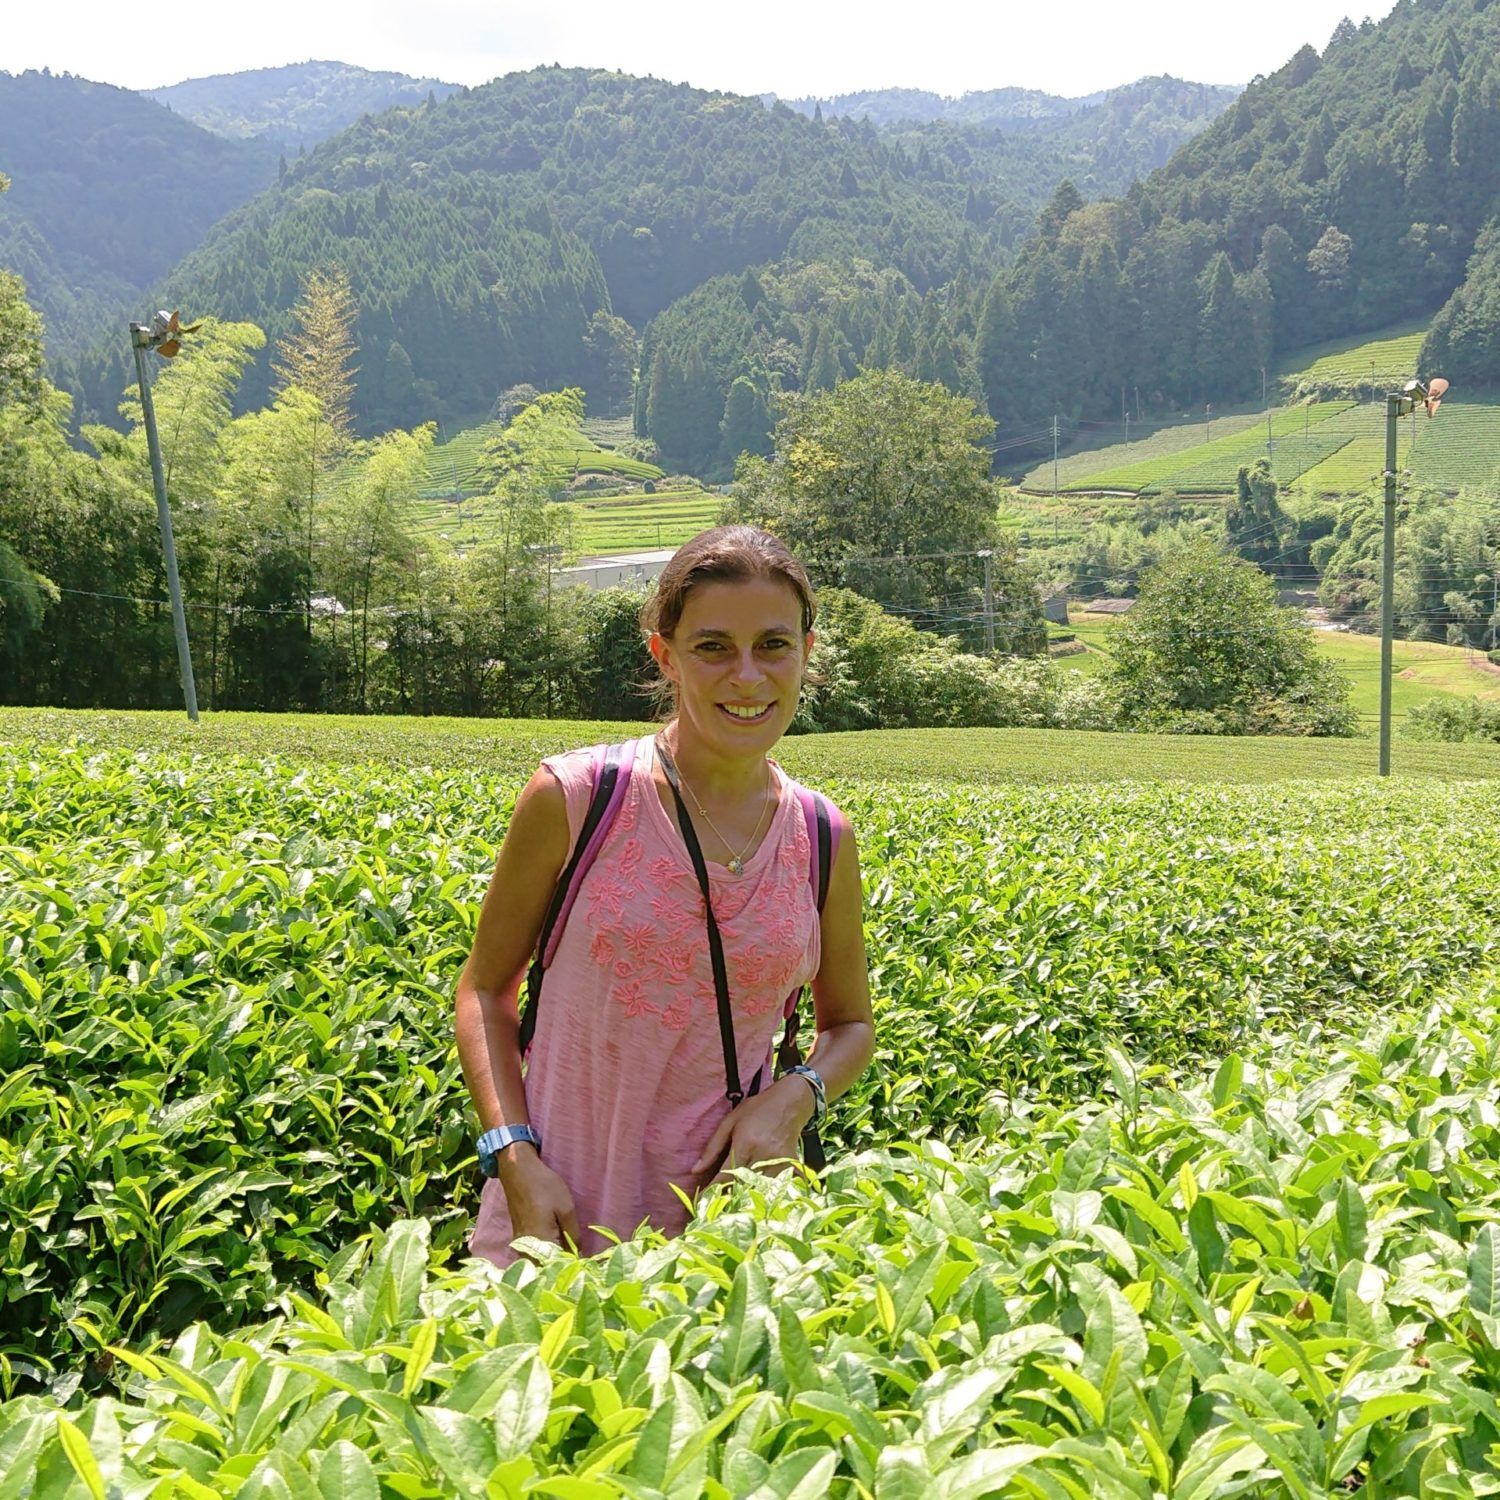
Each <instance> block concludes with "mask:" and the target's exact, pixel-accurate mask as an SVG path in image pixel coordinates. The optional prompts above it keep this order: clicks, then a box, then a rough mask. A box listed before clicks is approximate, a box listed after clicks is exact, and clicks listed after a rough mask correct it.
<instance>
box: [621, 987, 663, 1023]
mask: <svg viewBox="0 0 1500 1500" xmlns="http://www.w3.org/2000/svg"><path fill="white" fill-rule="evenodd" d="M609 998H610V999H611V1000H614V1001H616V1002H617V1003H618V1004H620V1005H623V1006H624V1007H625V1014H626V1015H627V1016H629V1017H631V1018H632V1019H634V1018H636V1017H638V1016H654V1015H656V1014H657V1012H658V1011H659V1010H660V1009H661V1007H660V1006H659V1005H655V1004H653V1003H652V1002H651V1000H650V999H649V998H648V996H647V991H646V986H645V985H644V984H642V983H641V981H640V980H639V979H627V980H625V981H624V982H623V983H620V984H617V985H615V986H614V987H613V988H612V989H611V990H610V992H609Z"/></svg>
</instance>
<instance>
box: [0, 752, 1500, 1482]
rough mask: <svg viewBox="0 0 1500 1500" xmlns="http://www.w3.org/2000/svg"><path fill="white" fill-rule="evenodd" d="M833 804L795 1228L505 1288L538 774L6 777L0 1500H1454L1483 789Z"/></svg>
mask: <svg viewBox="0 0 1500 1500" xmlns="http://www.w3.org/2000/svg"><path fill="white" fill-rule="evenodd" d="M849 765H850V763H848V762H846V765H845V768H844V770H845V774H844V775H843V776H841V777H831V778H826V779H824V780H823V781H822V782H821V784H822V785H824V786H825V787H826V788H827V789H828V790H829V791H830V792H831V793H832V794H833V795H834V796H835V797H836V798H837V800H839V802H840V803H841V804H842V805H843V806H844V808H845V809H846V810H847V811H848V812H849V813H850V815H851V817H852V818H853V821H854V824H855V826H856V828H857V829H858V831H859V835H860V839H861V847H862V853H863V859H864V866H865V878H866V891H867V900H868V936H869V944H870V956H871V972H872V977H873V981H874V990H875V994H876V996H877V1020H878V1026H879V1052H878V1057H877V1061H876V1064H875V1066H874V1067H873V1068H872V1069H871V1071H870V1073H869V1074H868V1075H867V1077H866V1079H865V1080H863V1081H862V1082H861V1084H860V1085H859V1086H858V1087H857V1088H856V1089H855V1091H854V1092H853V1094H852V1095H850V1096H849V1097H848V1098H846V1099H845V1100H843V1101H840V1103H839V1104H838V1106H837V1107H836V1109H835V1112H834V1116H833V1131H832V1135H833V1145H834V1147H835V1149H834V1152H833V1155H834V1166H833V1168H832V1169H831V1171H830V1172H829V1174H828V1176H827V1180H826V1182H825V1183H824V1184H822V1185H821V1186H809V1185H806V1184H801V1183H795V1182H791V1181H782V1182H778V1183H775V1184H768V1183H767V1182H766V1181H765V1180H763V1179H757V1178H753V1177H746V1178H745V1180H743V1181H742V1182H741V1183H740V1184H739V1185H737V1186H736V1187H735V1188H734V1189H733V1190H732V1191H731V1192H729V1193H728V1194H726V1195H722V1196H719V1197H716V1198H714V1199H713V1200H712V1201H711V1202H710V1203H709V1204H708V1205H707V1206H706V1207H705V1209H704V1211H703V1213H702V1214H701V1215H700V1219H699V1221H698V1222H697V1223H696V1224H695V1225H694V1226H693V1227H692V1229H691V1230H690V1232H689V1234H688V1235H687V1236H686V1238H685V1239H684V1240H682V1241H680V1242H678V1243H675V1244H671V1245H666V1244H661V1243H656V1242H653V1241H651V1240H650V1239H649V1238H647V1239H644V1240H639V1241H636V1242H633V1243H630V1244H627V1245H624V1246H621V1247H620V1248H619V1249H617V1250H615V1251H613V1252H612V1253H611V1254H609V1255H608V1256H606V1257H604V1258H602V1259H600V1260H598V1261H594V1262H589V1263H586V1264H581V1263H578V1262H575V1261H573V1260H571V1259H570V1258H567V1257H562V1256H557V1257H553V1258H549V1259H547V1260H546V1261H545V1262H544V1264H542V1265H541V1266H540V1267H533V1266H528V1265H522V1266H517V1267H514V1268H512V1269H511V1270H510V1271H508V1272H506V1273H505V1274H504V1275H503V1276H501V1275H499V1274H498V1273H493V1272H490V1271H488V1270H485V1269H483V1268H476V1267H474V1266H473V1265H472V1264H469V1265H467V1266H466V1265H465V1263H464V1261H463V1258H462V1243H463V1240H464V1237H465V1236H466V1233H467V1230H468V1225H469V1216H470V1214H471V1213H472V1211H473V1208H474V1206H475V1202H476V1199H477V1190H478V1179H477V1176H476V1174H475V1172H474V1169H473V1167H472V1165H471V1161H472V1157H471V1135H472V1131H471V1128H470V1121H469V1118H468V1112H467V1105H466V1100H465V1097H464V1093H463V1088H462V1081H461V1078H460V1077H459V1074H458V1069H457V1062H456V1058H455V1057H454V1055H453V1050H452V1046H451V1024H450V1014H451V995H452V989H453V984H454V982H455V980H456V977H457V974H458V970H459V967H460V966H461V964H462V961H463V958H464V956H465V954H466V952H467V948H468V943H469V939H470V936H471V934H472V931H473V925H474V921H475V918H476V915H477V910H478V903H479V900H480V898H481V896H482V893H483V890H484V885H485V881H486V879H487V875H488V871H489V867H490V864H491V862H492V860H493V857H494V854H495V850H496V847H497V844H498V841H499V838H500V836H501V834H502V832H503V828H504V824H505V819H506V816H507V813H508V809H509V805H510V802H511V799H512V798H513V796H514V794H515V792H516V791H517V790H518V789H519V786H520V784H521V782H522V780H523V776H524V772H522V771H521V770H509V769H508V770H499V771H482V770H481V771H459V770H453V769H435V770H423V769H410V768H404V767H401V766H399V765H395V764H385V765H373V764H370V765H364V766H356V765H323V764H313V765H308V764H297V763H295V762H292V761H289V760H255V759H250V758H246V757H241V756H234V755H221V756H219V757H218V758H213V759H210V758H207V757H196V758H194V757H189V756H186V755H183V754H180V753H175V752H169V751H149V752H148V751H140V752H132V751H129V750H125V749H118V748H117V749H106V750H98V751H90V752H85V751H81V750H78V749H68V748H64V747H59V746H48V745H43V744H41V743H37V742H33V743H24V742H12V743H10V744H9V745H8V746H6V747H3V748H0V1153H3V1156H0V1163H3V1167H0V1257H3V1267H4V1274H5V1285H6V1301H5V1305H4V1311H3V1313H0V1319H3V1323H0V1352H3V1355H4V1359H3V1360H0V1378H3V1380H4V1383H5V1390H4V1394H6V1395H9V1396H10V1397H11V1399H10V1400H9V1401H7V1402H5V1403H4V1404H0V1496H9V1495H12V1494H14V1495H18V1496H19V1495H22V1494H30V1493H34V1494H37V1495H45V1494H57V1495H63V1494H74V1493H76V1494H79V1495H85V1494H88V1495H96V1496H97V1495H104V1494H107V1493H119V1494H122V1495H136V1494H139V1495H146V1494H148V1493H149V1494H151V1495H153V1496H155V1495H161V1496H174V1495H182V1496H204V1495H219V1494H229V1493H235V1494H238V1495H239V1496H243V1497H250V1500H258V1497H261V1496H276V1497H282V1496H287V1495H290V1496H297V1497H300V1496H309V1497H311V1496H314V1495H317V1496H330V1495H349V1496H369V1497H376V1496H380V1495H399V1496H411V1497H421V1496H434V1497H436V1496H442V1495H452V1494H456V1493H457V1494H465V1495H470V1494H472V1495H491V1496H501V1497H503V1496H520V1495H523V1494H539V1495H555V1496H560V1497H593V1496H600V1497H607V1496H608V1497H612V1496H627V1495H628V1496H658V1495H671V1496H677V1495H682V1496H690V1495H694V1496H695V1495H702V1494H708V1495H715V1496H728V1495H733V1496H743V1495H751V1494H754V1495H758V1496H781V1497H786V1496H794V1495H796V1496H809V1497H810V1496H813V1495H819V1496H822V1495H827V1494H831V1495H834V1496H838V1497H841V1500H842V1497H845V1496H848V1497H854V1496H875V1497H876V1500H881V1497H885V1496H897V1497H900V1496H907V1495H911V1496H929V1495H937V1496H954V1497H957V1496H975V1497H977V1496H982V1495H991V1494H997V1495H998V1494H1015V1495H1036V1496H1049V1497H1050V1496H1054V1495H1057V1496H1075V1495H1121V1496H1125V1495H1129V1496H1145V1497H1149V1496H1152V1495H1155V1494H1162V1495H1165V1494H1171V1495H1174V1496H1176V1495H1191V1496H1205V1497H1206V1496H1216V1495H1228V1494H1232V1493H1242V1492H1246V1491H1247V1490H1249V1491H1251V1492H1254V1493H1257V1494H1265V1495H1276V1496H1281V1495H1289V1496H1304V1495H1305V1496H1314V1495H1318V1496H1321V1495H1324V1494H1327V1493H1329V1491H1330V1490H1331V1489H1334V1488H1338V1487H1340V1486H1341V1485H1343V1484H1344V1482H1345V1481H1346V1480H1351V1487H1353V1486H1358V1485H1362V1486H1363V1492H1364V1493H1367V1494H1370V1495H1390V1496H1395V1495H1406V1494H1418V1493H1424V1494H1426V1493H1430V1494H1439V1493H1441V1494H1478V1493H1488V1492H1490V1491H1489V1489H1487V1488H1486V1487H1485V1486H1486V1484H1487V1481H1485V1480H1484V1479H1483V1477H1482V1476H1483V1473H1484V1472H1485V1465H1486V1462H1487V1458H1486V1455H1487V1452H1488V1450H1489V1447H1490V1445H1491V1444H1492V1443H1494V1442H1495V1441H1496V1439H1497V1438H1500V1407H1497V1406H1496V1396H1497V1394H1500V1357H1497V1356H1496V1354H1495V1352H1494V1349H1495V1347H1497V1346H1500V1229H1497V1228H1496V1224H1497V1223H1500V1117H1497V1115H1496V1113H1495V1108H1494V1103H1493V1097H1494V1082H1493V1079H1494V1074H1495V1070H1496V1067H1497V1065H1500V1061H1497V1054H1496V1047H1497V1044H1496V1043H1494V1042H1493V1040H1492V1038H1493V1037H1494V1036H1495V1035H1496V1024H1495V1023H1496V1020H1497V1019H1500V1017H1497V1014H1496V998H1495V995H1494V992H1493V991H1492V990H1491V989H1488V988H1486V987H1485V984H1484V982H1483V979H1482V976H1483V973H1484V971H1485V970H1486V969H1487V968H1489V967H1490V966H1491V965H1492V963H1493V961H1494V958H1495V949H1496V940H1497V935H1500V923H1497V920H1496V917H1495V914H1494V892H1495V890H1496V889H1497V888H1500V835H1497V833H1496V829H1497V828H1500V786H1496V785H1494V784H1484V783H1477V782H1476V783H1457V782H1454V783H1445V782H1442V781H1436V780H1427V781H1422V782H1415V781H1400V780H1398V781H1395V782H1392V783H1388V784H1386V785H1384V786H1377V785H1376V784H1374V783H1373V782H1369V781H1360V782H1349V783H1343V784H1340V783H1336V782H1330V783H1322V784H1313V783H1307V782H1288V783H1282V784H1272V785H1266V786H1255V787H1245V786H1241V787H1234V788H1228V787H1217V786H1192V785H1156V786H1153V785H1131V784H1123V783H1122V784H1116V785H1113V786H1109V785H1105V786H1097V785H1096V786H1032V787H1024V786H1010V787H1004V786H992V787H984V788H974V787H956V786H951V785H949V786H944V785H941V784H931V785H922V784H919V783H911V784H904V785H897V784H894V783H888V782H882V781H879V780H876V779H874V778H873V777H870V776H868V775H867V776H866V777H864V778H858V779H857V778H854V777H853V776H851V775H849V774H847V773H848V770H849ZM1299 1028H1300V1032H1299V1034H1298V1035H1297V1036H1296V1037H1295V1038H1294V1039H1293V1040H1287V1038H1288V1036H1289V1034H1290V1033H1292V1032H1294V1031H1298V1029H1299ZM1278 1037H1279V1038H1281V1039H1282V1040H1281V1041H1280V1043H1279V1044H1275V1039H1276V1038H1278ZM1226 1059H1227V1060H1226ZM199 1320H201V1322H199ZM58 1400H62V1401H65V1402H66V1403H67V1407H66V1410H65V1411H63V1412H61V1413H60V1412H59V1408H58V1406H57V1404H56V1403H57V1401H58ZM33 1486H34V1487H33Z"/></svg>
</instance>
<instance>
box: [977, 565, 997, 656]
mask: <svg viewBox="0 0 1500 1500" xmlns="http://www.w3.org/2000/svg"><path fill="white" fill-rule="evenodd" d="M979 555H980V556H981V557H982V558H983V559H984V649H985V651H986V652H988V653H989V655H991V656H993V655H994V654H995V575H994V557H995V554H994V552H993V551H992V550H991V549H990V548H989V547H983V548H981V549H980V552H979Z"/></svg>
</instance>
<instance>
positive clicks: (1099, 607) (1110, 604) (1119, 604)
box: [1079, 599, 1135, 615]
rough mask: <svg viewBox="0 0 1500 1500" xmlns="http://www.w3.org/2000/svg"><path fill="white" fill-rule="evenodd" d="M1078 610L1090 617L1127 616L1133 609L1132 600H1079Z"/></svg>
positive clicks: (1133, 601)
mask: <svg viewBox="0 0 1500 1500" xmlns="http://www.w3.org/2000/svg"><path fill="white" fill-rule="evenodd" d="M1079 608H1080V609H1082V610H1083V612H1084V613H1085V614H1090V615H1128V614H1129V613H1130V611H1131V610H1132V609H1134V608H1135V600H1134V599H1081V600H1079Z"/></svg>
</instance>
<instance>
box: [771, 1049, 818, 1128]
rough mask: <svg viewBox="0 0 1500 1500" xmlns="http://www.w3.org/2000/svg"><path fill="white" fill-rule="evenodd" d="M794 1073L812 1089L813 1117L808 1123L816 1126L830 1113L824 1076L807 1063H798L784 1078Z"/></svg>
mask: <svg viewBox="0 0 1500 1500" xmlns="http://www.w3.org/2000/svg"><path fill="white" fill-rule="evenodd" d="M793 1073H795V1074H796V1075H797V1076H798V1077H799V1078H805V1079H806V1080H807V1081H808V1084H809V1085H810V1086H811V1088H812V1091H813V1117H812V1119H811V1120H809V1121H808V1124H809V1125H816V1124H818V1123H819V1122H820V1121H821V1120H822V1118H823V1116H824V1115H825V1114H827V1113H828V1088H827V1086H826V1085H825V1084H824V1082H823V1075H822V1074H821V1073H820V1072H818V1070H817V1069H816V1068H810V1067H809V1066H808V1065H807V1064H806V1063H796V1064H794V1065H793V1066H792V1067H790V1068H788V1069H787V1070H786V1073H784V1074H783V1075H782V1076H783V1077H789V1076H790V1075H791V1074H793Z"/></svg>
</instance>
